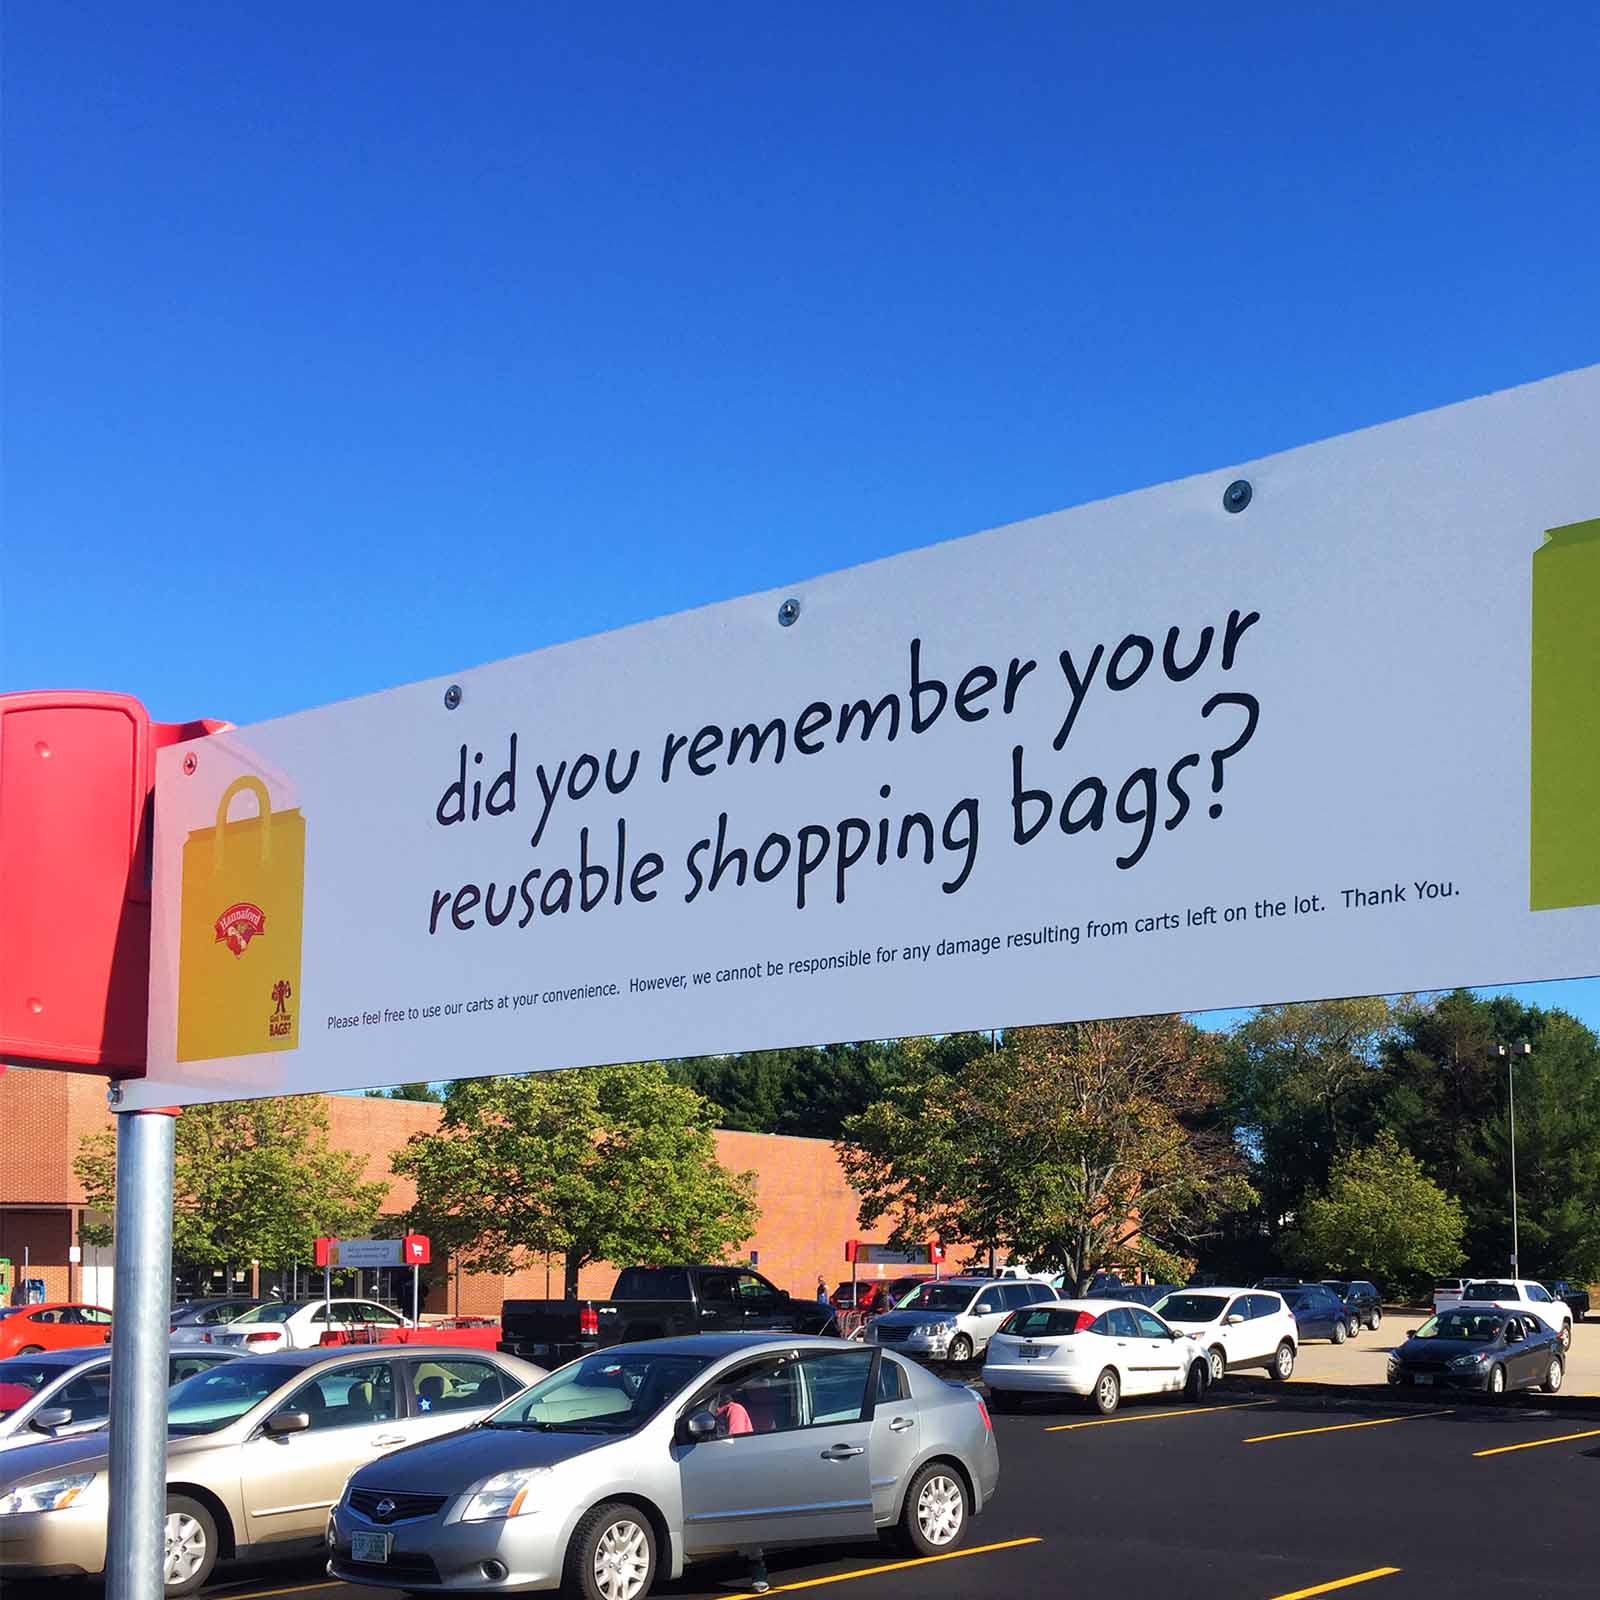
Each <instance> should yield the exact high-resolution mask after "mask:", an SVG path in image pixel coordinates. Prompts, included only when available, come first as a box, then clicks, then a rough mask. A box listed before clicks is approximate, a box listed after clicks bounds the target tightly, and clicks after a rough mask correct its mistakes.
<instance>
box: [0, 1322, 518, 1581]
mask: <svg viewBox="0 0 1600 1600" xmlns="http://www.w3.org/2000/svg"><path fill="white" fill-rule="evenodd" d="M544 1376H545V1373H544V1370H543V1369H542V1368H540V1367H536V1366H534V1365H533V1364H532V1363H531V1362H527V1361H520V1360H518V1359H517V1358H516V1357H515V1356H509V1355H501V1354H500V1353H498V1352H495V1351H487V1350H464V1349H460V1348H453V1347H452V1348H436V1347H429V1346H416V1345H405V1346H395V1345H384V1346H377V1347H373V1346H368V1347H366V1348H365V1349H354V1350H353V1349H348V1348H347V1349H344V1350H338V1351H330V1350H296V1351H289V1352H285V1353H284V1354H282V1355H272V1356H251V1357H248V1358H244V1359H241V1360H238V1361H229V1362H226V1363H224V1364H223V1365H221V1366H218V1367H213V1368H211V1369H210V1370H209V1371H207V1372H203V1373H199V1374H197V1375H196V1376H195V1377H193V1378H190V1379H188V1380H186V1381H185V1382H183V1383H181V1384H179V1385H178V1386H177V1387H176V1388H175V1389H173V1390H172V1391H171V1394H170V1395H169V1397H168V1402H167V1407H168V1409H167V1418H168V1430H167V1526H166V1565H165V1586H166V1594H167V1596H168V1597H169V1600H173V1597H177V1596H181V1595H187V1594H192V1593H193V1592H194V1591H195V1590H196V1589H198V1588H199V1587H200V1586H201V1585H202V1584H203V1583H205V1581H206V1580H207V1578H209V1577H210V1575H211V1569H212V1568H213V1567H214V1566H215V1565H216V1563H217V1561H218V1560H219V1559H220V1560H230V1559H234V1558H236V1557H243V1556H249V1557H251V1558H252V1559H260V1558H261V1557H263V1556H273V1555H286V1556H289V1555H300V1554H305V1553H311V1552H314V1551H315V1550H317V1549H318V1548H319V1547H320V1544H321V1541H322V1537H323V1532H324V1529H325V1527H326V1525H327V1520H328V1510H329V1508H330V1507H331V1506H332V1505H333V1504H334V1502H335V1501H337V1500H338V1498H339V1496H340V1495H341V1494H342V1493H343V1491H344V1484H345V1479H347V1478H348V1477H349V1476H350V1474H351V1473H352V1472H354V1471H355V1470H356V1469H357V1468H358V1467H361V1466H364V1465H366V1463H368V1462H370V1461H375V1460H377V1459H378V1458H379V1457H381V1456H384V1455H387V1454H389V1453H390V1452H391V1451H393V1450H397V1449H399V1448H400V1447H401V1446H402V1445H409V1444H419V1443H421V1442H422V1441H423V1440H426V1439H434V1438H438V1437H439V1436H440V1435H442V1434H446V1433H452V1432H454V1431H455V1430H456V1429H458V1428H464V1427H467V1426H468V1425H470V1424H471V1423H474V1422H476V1421H478V1419H479V1418H480V1417H483V1416H486V1415H487V1414H488V1413H489V1412H490V1411H491V1410H493V1409H494V1408H495V1407H497V1406H499V1405H500V1404H501V1403H502V1402H503V1401H505V1400H507V1399H509V1398H510V1397H511V1396H513V1395H515V1394H517V1393H519V1392H520V1391H521V1390H523V1389H525V1388H526V1387H527V1386H528V1385H529V1384H531V1383H535V1382H537V1381H538V1380H539V1379H540V1378H542V1377H544ZM106 1449H107V1439H106V1435H105V1433H104V1432H97V1433H93V1434H85V1435H80V1436H79V1437H77V1438H73V1439H62V1440H50V1441H47V1442H44V1443H40V1444H37V1445H27V1446H24V1447H22V1448H20V1449H16V1450H11V1451H8V1452H7V1453H6V1455H5V1457H4V1458H3V1461H4V1465H3V1466H0V1569H3V1570H4V1571H5V1573H6V1574H7V1576H8V1577H14V1578H21V1577H47V1576H56V1575H60V1576H77V1575H85V1574H87V1575H92V1574H96V1573H99V1572H102V1571H103V1570H104V1568H105V1556H106V1513H107V1466H108V1462H107V1456H106Z"/></svg>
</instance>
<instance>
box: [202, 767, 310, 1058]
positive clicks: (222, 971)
mask: <svg viewBox="0 0 1600 1600" xmlns="http://www.w3.org/2000/svg"><path fill="white" fill-rule="evenodd" d="M247 792H248V793H249V794H251V795H253V796H254V797H255V801H256V815H255V816H248V815H246V816H241V817H237V818H235V819H233V820H232V821H230V820H229V818H228V809H229V807H230V806H231V805H232V804H233V802H234V800H235V799H236V798H237V797H238V796H239V795H241V794H245V793H247ZM305 862H306V824H305V818H304V817H302V816H301V814H300V811H299V809H298V808H297V807H294V808H290V809H288V810H284V811H274V810H273V809H272V800H271V797H270V795H269V794H268V792H267V786H266V784H264V783H263V782H262V781H261V780H260V779H259V778H251V777H245V778H236V779H235V780H234V781H233V782H232V783H230V784H229V785H228V787H227V789H226V790H225V791H224V792H223V795H222V799H221V800H220V801H219V802H218V803H217V821H216V826H215V827H212V828H196V829H195V830H194V831H193V832H192V833H191V834H190V835H189V837H188V838H187V839H186V840H185V841H184V846H183V899H182V930H181V942H180V945H179V955H178V1060H180V1061H210V1060H214V1059H216V1058H217V1057H219V1056H244V1055H254V1054H256V1053H258V1052H260V1051H263V1050H293V1049H294V1048H295V1046H296V1045H297V1044H298V1043H299V1042H300V1024H299V1016H300V930H301V918H302V915H303V912H304V905H305Z"/></svg>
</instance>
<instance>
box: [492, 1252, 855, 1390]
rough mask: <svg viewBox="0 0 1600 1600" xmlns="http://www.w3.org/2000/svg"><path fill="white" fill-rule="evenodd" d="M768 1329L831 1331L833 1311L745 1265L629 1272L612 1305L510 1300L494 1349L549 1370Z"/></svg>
mask: <svg viewBox="0 0 1600 1600" xmlns="http://www.w3.org/2000/svg"><path fill="white" fill-rule="evenodd" d="M743 1329H748V1330H751V1331H756V1330H763V1329H771V1330H773V1331H774V1332H778V1333H834V1332H837V1330H838V1324H837V1322H836V1321H835V1319H834V1312H833V1308H832V1307H831V1306H825V1305H823V1304H822V1303H821V1302H820V1301H817V1300H797V1299H795V1298H794V1296H793V1295H787V1294H785V1293H784V1292H783V1291H782V1290H781V1289H775V1288H774V1287H773V1286H772V1285H771V1284H770V1283H768V1282H767V1280H766V1279H765V1278H763V1277H762V1276H761V1274H760V1273H759V1272H752V1271H751V1270H750V1268H748V1267H687V1266H685V1267H626V1268H624V1269H623V1271H622V1273H621V1274H620V1275H619V1276H618V1278H617V1284H616V1287H615V1288H614V1289H613V1290H612V1291H611V1298H610V1299H609V1300H507V1301H506V1302H505V1303H504V1305H503V1306H502V1307H501V1308H500V1335H501V1337H500V1342H499V1343H498V1344H497V1345H496V1346H495V1348H496V1349H497V1350H501V1351H504V1352H505V1354H507V1355H513V1356H522V1357H524V1358H525V1359H526V1360H528V1361H536V1362H538V1363H539V1365H541V1366H545V1367H551V1366H555V1365H557V1364H559V1363H561V1362H564V1361H570V1360H572V1359H573V1357H575V1356H581V1355H585V1354H587V1353H588V1352H589V1351H591V1350H602V1349H605V1348H606V1347H607V1346H609V1345H614V1344H625V1343H627V1342H628V1341H629V1340H632V1339H666V1338H675V1337H677V1336H678V1335H680V1334H685V1333H728V1332H731V1331H737V1330H743Z"/></svg>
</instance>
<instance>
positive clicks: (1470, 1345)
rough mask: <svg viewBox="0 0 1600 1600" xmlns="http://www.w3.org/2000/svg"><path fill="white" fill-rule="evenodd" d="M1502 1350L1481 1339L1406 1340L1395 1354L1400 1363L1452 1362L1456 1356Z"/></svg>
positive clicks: (1478, 1354)
mask: <svg viewBox="0 0 1600 1600" xmlns="http://www.w3.org/2000/svg"><path fill="white" fill-rule="evenodd" d="M1504 1349H1505V1346H1504V1345H1500V1344H1485V1343H1484V1342H1483V1340H1482V1339H1407V1340H1406V1342H1405V1343H1404V1344H1403V1345H1401V1346H1400V1348H1399V1349H1398V1350H1396V1351H1395V1354H1396V1355H1397V1356H1399V1358H1400V1359H1401V1360H1402V1361H1454V1360H1455V1358H1456V1357H1457V1356H1482V1355H1487V1354H1489V1352H1490V1351H1491V1350H1504Z"/></svg>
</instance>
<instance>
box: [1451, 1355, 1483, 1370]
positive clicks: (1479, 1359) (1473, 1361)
mask: <svg viewBox="0 0 1600 1600" xmlns="http://www.w3.org/2000/svg"><path fill="white" fill-rule="evenodd" d="M1488 1359H1489V1358H1488V1356H1472V1355H1467V1356H1457V1357H1456V1358H1455V1359H1454V1360H1453V1361H1452V1362H1451V1363H1450V1366H1451V1368H1452V1370H1453V1371H1456V1372H1470V1371H1471V1370H1472V1369H1473V1368H1474V1367H1481V1366H1483V1365H1484V1363H1485V1362H1486V1361H1488Z"/></svg>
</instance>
